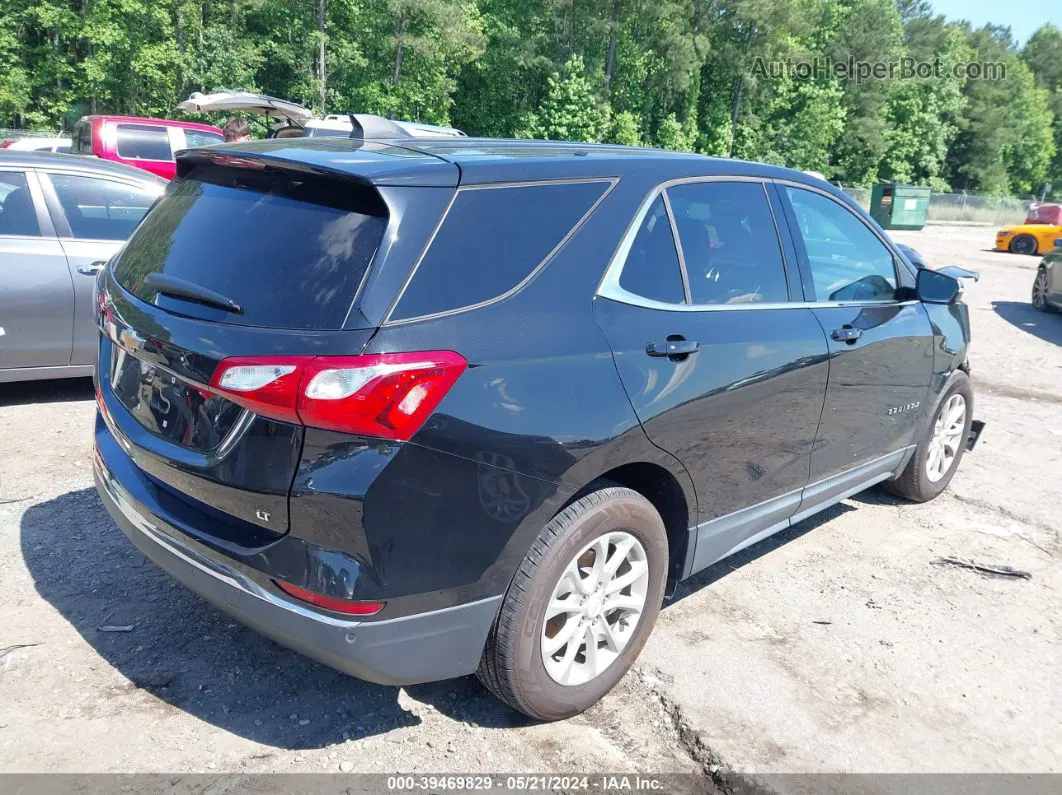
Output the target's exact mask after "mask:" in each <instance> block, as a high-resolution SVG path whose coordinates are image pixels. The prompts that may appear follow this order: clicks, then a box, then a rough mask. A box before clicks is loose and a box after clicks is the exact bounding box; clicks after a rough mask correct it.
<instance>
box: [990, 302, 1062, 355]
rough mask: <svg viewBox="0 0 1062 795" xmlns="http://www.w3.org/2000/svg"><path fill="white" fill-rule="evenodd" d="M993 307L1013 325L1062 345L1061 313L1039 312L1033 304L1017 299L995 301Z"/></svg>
mask: <svg viewBox="0 0 1062 795" xmlns="http://www.w3.org/2000/svg"><path fill="white" fill-rule="evenodd" d="M992 309H994V310H995V312H996V314H997V315H999V316H1000V317H1001V318H1003V319H1004V320H1005V321H1007V322H1008V323H1010V324H1011V325H1012V326H1016V327H1017V328H1020V329H1021V330H1022V331H1025V332H1028V333H1029V334H1032V335H1033V336H1034V337H1039V338H1040V339H1042V340H1044V341H1045V342H1051V343H1054V344H1055V345H1062V317H1060V316H1059V315H1057V314H1051V313H1049V312H1037V311H1036V310H1035V309H1033V308H1032V304H1023V303H1019V302H1017V301H993V302H992Z"/></svg>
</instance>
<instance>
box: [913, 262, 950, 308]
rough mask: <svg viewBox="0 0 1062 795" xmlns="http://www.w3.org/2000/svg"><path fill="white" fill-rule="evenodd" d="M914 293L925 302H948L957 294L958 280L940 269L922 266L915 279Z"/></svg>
mask: <svg viewBox="0 0 1062 795" xmlns="http://www.w3.org/2000/svg"><path fill="white" fill-rule="evenodd" d="M915 295H916V296H917V297H918V300H919V301H922V302H923V303H927V304H950V303H951V302H952V301H954V300H955V298H956V297H957V296H958V295H959V280H958V279H956V278H955V277H953V276H949V275H948V274H946V273H941V272H940V271H931V270H929V269H928V268H923V269H922V270H920V271H918V279H917V281H915Z"/></svg>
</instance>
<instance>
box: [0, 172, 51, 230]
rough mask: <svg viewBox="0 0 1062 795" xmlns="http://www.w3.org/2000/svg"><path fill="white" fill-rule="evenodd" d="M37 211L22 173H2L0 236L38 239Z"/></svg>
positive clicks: (0, 185)
mask: <svg viewBox="0 0 1062 795" xmlns="http://www.w3.org/2000/svg"><path fill="white" fill-rule="evenodd" d="M40 233H41V228H40V226H39V225H38V224H37V210H36V208H35V207H34V204H33V197H32V196H31V195H30V192H29V186H28V185H27V184H26V175H25V174H23V173H22V172H21V171H0V235H19V236H22V237H38V236H39V235H40Z"/></svg>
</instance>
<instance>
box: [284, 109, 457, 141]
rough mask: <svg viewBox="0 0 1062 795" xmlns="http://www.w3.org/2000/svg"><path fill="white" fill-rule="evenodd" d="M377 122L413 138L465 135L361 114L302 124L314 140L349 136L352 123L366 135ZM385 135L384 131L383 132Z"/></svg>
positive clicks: (329, 115) (326, 118)
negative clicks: (323, 137) (324, 136)
mask: <svg viewBox="0 0 1062 795" xmlns="http://www.w3.org/2000/svg"><path fill="white" fill-rule="evenodd" d="M377 120H379V121H383V122H386V123H387V124H393V125H394V126H396V127H398V128H400V129H401V130H404V131H405V132H406V133H408V134H409V135H410V136H411V137H413V138H439V137H442V138H464V137H465V134H464V133H463V132H461V131H460V130H458V129H457V128H455V127H440V126H438V125H435V124H421V123H420V122H415V121H393V120H391V119H381V118H380V117H379V116H370V115H368V114H361V113H349V114H346V115H343V114H339V113H329V114H328V115H327V116H325V117H324V118H323V119H310V120H308V121H306V122H304V123H303V125H302V127H303V131H304V133H303V134H304V135H305V136H306V137H307V138H316V137H317V136H322V135H330V136H344V137H346V136H349V135H350V134H351V133H352V132H353V131H354V121H357V122H358V124H359V125H360V126H361V127H362V130H363V132H365V133H367V132H370V131H371V130H372V127H371V126H370V125H371V124H372V123H373V122H376V121H377ZM384 132H385V133H386V131H384ZM359 137H364V138H369V137H372V136H371V135H367V134H363V135H361V136H359Z"/></svg>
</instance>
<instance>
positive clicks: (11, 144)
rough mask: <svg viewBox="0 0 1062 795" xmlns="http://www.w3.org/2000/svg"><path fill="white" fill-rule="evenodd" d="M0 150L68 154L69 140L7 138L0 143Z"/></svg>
mask: <svg viewBox="0 0 1062 795" xmlns="http://www.w3.org/2000/svg"><path fill="white" fill-rule="evenodd" d="M0 149H15V150H19V151H23V152H62V153H64V154H70V139H69V138H8V139H6V140H5V141H4V142H3V143H0Z"/></svg>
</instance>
